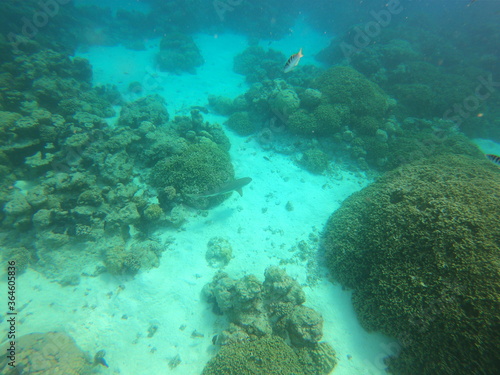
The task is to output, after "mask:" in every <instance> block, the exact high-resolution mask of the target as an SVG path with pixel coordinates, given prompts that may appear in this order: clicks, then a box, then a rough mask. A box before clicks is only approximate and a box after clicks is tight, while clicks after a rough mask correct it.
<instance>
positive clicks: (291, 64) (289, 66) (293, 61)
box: [283, 48, 304, 73]
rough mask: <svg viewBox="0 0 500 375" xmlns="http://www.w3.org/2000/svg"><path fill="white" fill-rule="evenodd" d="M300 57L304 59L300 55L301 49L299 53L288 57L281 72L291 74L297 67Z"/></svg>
mask: <svg viewBox="0 0 500 375" xmlns="http://www.w3.org/2000/svg"><path fill="white" fill-rule="evenodd" d="M302 57H304V55H303V54H302V48H301V49H300V51H299V52H297V53H296V54H295V55H292V56H290V58H289V59H288V61H287V62H286V64H285V68H284V69H283V72H285V73H288V72H291V71H292V70H293V69H294V68H295V67H296V66H297V65H299V61H300V59H301V58H302Z"/></svg>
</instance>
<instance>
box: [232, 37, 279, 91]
mask: <svg viewBox="0 0 500 375" xmlns="http://www.w3.org/2000/svg"><path fill="white" fill-rule="evenodd" d="M283 61H286V57H285V55H283V54H282V53H281V52H278V51H275V50H273V49H269V50H267V51H266V50H264V48H262V47H260V46H250V47H248V48H247V49H245V50H244V51H243V52H241V53H240V54H238V55H236V56H235V57H234V68H233V69H234V71H235V72H236V73H238V74H242V75H244V76H245V78H246V81H247V82H249V83H254V82H261V81H264V80H265V79H271V80H272V79H275V78H278V77H280V76H281V75H282V66H283Z"/></svg>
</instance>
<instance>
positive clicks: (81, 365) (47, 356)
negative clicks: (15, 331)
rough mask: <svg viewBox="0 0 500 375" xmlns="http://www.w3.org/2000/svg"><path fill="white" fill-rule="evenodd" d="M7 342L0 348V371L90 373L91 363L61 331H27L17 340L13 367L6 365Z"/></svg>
mask: <svg viewBox="0 0 500 375" xmlns="http://www.w3.org/2000/svg"><path fill="white" fill-rule="evenodd" d="M9 345H10V344H9V343H7V344H5V345H4V346H3V348H2V355H1V356H0V372H1V373H2V374H6V375H8V374H12V375H14V374H21V373H27V374H67V375H90V374H93V373H94V371H93V366H92V362H91V361H90V357H89V356H88V355H87V354H85V353H84V352H83V351H82V350H81V349H80V348H78V346H76V344H75V341H74V340H73V338H72V337H70V336H68V335H67V334H65V333H61V332H47V333H30V334H28V335H24V336H21V337H20V338H19V339H18V340H16V346H15V349H16V351H15V354H16V355H15V358H16V361H15V362H16V367H15V369H14V370H12V368H11V367H10V366H9V364H8V363H9V362H10V361H9V359H8V358H7V353H9Z"/></svg>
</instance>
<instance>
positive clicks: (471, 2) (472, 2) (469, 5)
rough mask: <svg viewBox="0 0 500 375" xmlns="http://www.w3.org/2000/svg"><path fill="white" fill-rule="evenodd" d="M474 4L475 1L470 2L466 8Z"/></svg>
mask: <svg viewBox="0 0 500 375" xmlns="http://www.w3.org/2000/svg"><path fill="white" fill-rule="evenodd" d="M475 2H476V0H471V2H470V3H469V4H468V5H467V6H468V7H470V6H471V5H472V4H474V3H475Z"/></svg>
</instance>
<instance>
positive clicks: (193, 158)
mask: <svg viewBox="0 0 500 375" xmlns="http://www.w3.org/2000/svg"><path fill="white" fill-rule="evenodd" d="M232 178H234V171H233V166H232V164H231V161H230V159H229V155H228V153H227V152H226V151H224V150H222V149H221V148H220V147H219V146H217V144H216V143H214V142H212V141H211V140H209V139H205V141H203V142H202V143H197V144H192V145H189V146H188V147H187V148H186V150H185V151H183V152H182V153H181V154H179V155H174V156H171V157H168V158H166V159H164V160H160V161H159V162H158V163H156V165H155V166H154V168H153V170H152V172H151V178H150V181H151V184H152V185H153V186H155V187H156V188H158V189H162V188H165V187H167V186H171V187H173V188H174V189H175V191H176V192H178V193H180V194H182V195H183V196H184V197H185V198H184V201H185V202H186V203H188V204H192V205H195V206H206V205H208V204H214V203H219V202H221V201H222V200H223V199H224V197H220V196H219V197H208V198H198V199H197V198H191V197H189V195H193V194H200V193H203V192H205V191H207V190H210V189H214V188H216V187H218V186H220V185H222V184H223V183H224V182H226V181H228V180H230V179H232ZM160 199H161V196H160ZM160 203H161V202H160Z"/></svg>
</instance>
